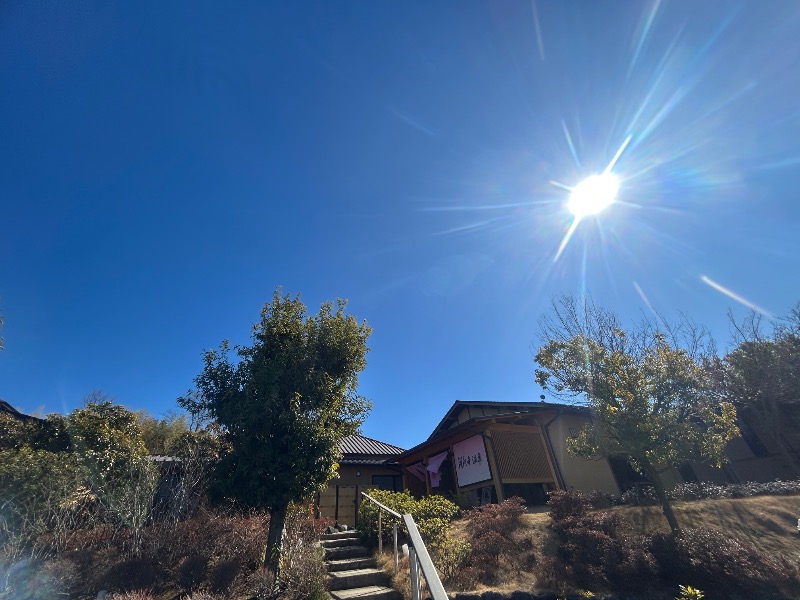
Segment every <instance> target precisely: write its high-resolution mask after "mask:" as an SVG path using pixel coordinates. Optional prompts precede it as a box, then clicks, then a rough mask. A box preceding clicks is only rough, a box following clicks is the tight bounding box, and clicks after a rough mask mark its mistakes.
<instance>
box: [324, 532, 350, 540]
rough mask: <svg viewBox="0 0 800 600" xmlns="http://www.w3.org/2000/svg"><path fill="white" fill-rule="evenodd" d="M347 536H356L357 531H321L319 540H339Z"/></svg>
mask: <svg viewBox="0 0 800 600" xmlns="http://www.w3.org/2000/svg"><path fill="white" fill-rule="evenodd" d="M348 538H358V532H357V531H353V530H350V531H338V532H336V533H323V534H322V535H321V536H320V538H319V539H321V540H341V539H348Z"/></svg>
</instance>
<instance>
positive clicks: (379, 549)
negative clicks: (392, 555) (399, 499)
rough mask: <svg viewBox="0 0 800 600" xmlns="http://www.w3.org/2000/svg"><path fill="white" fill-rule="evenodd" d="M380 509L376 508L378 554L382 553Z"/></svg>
mask: <svg viewBox="0 0 800 600" xmlns="http://www.w3.org/2000/svg"><path fill="white" fill-rule="evenodd" d="M382 514H383V512H382V511H380V510H378V554H383V532H382V531H381V515H382Z"/></svg>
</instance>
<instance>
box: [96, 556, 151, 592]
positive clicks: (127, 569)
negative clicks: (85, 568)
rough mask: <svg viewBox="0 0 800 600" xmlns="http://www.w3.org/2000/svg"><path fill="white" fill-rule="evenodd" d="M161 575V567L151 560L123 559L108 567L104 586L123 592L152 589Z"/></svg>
mask: <svg viewBox="0 0 800 600" xmlns="http://www.w3.org/2000/svg"><path fill="white" fill-rule="evenodd" d="M161 575H162V573H161V569H160V568H159V566H158V565H157V564H156V563H154V562H153V561H151V560H147V559H144V558H128V559H123V560H120V561H118V562H116V563H115V564H113V565H112V566H111V567H110V568H109V569H108V571H107V572H106V574H105V578H104V581H103V587H105V588H107V589H113V590H118V591H121V592H128V591H133V590H143V589H150V588H152V587H153V586H155V585H156V583H157V582H158V580H159V579H160V578H161Z"/></svg>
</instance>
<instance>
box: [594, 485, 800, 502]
mask: <svg viewBox="0 0 800 600" xmlns="http://www.w3.org/2000/svg"><path fill="white" fill-rule="evenodd" d="M797 494H800V479H797V480H794V481H782V480H780V479H777V480H775V481H769V482H766V483H758V482H753V481H748V482H745V483H727V484H724V485H719V484H716V483H709V482H707V481H692V482H688V483H679V484H678V485H676V486H675V487H674V488H672V489H671V490H669V491H668V492H667V496H668V497H669V499H670V500H705V499H709V498H713V499H719V498H752V497H754V496H793V495H797ZM620 502H621V503H622V504H627V505H630V506H647V505H656V504H658V503H659V502H658V498H656V495H655V492H654V491H653V488H652V487H648V486H637V487H634V488H631V489H629V490H628V491H626V492H625V493H624V494H622V497H621V498H620ZM595 508H603V507H602V506H598V505H595Z"/></svg>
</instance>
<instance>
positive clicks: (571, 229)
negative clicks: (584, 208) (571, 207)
mask: <svg viewBox="0 0 800 600" xmlns="http://www.w3.org/2000/svg"><path fill="white" fill-rule="evenodd" d="M580 222H581V218H580V217H575V220H574V221H572V225H570V226H569V229H567V233H566V234H565V235H564V239H563V240H561V244H560V245H559V246H558V252H556V256H555V258H554V259H553V262H558V259H559V258H560V257H561V253H562V252H564V248H566V247H567V244H568V243H569V239H570V238H571V237H572V234H573V233H575V230H576V229H577V228H578V224H579V223H580Z"/></svg>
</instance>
